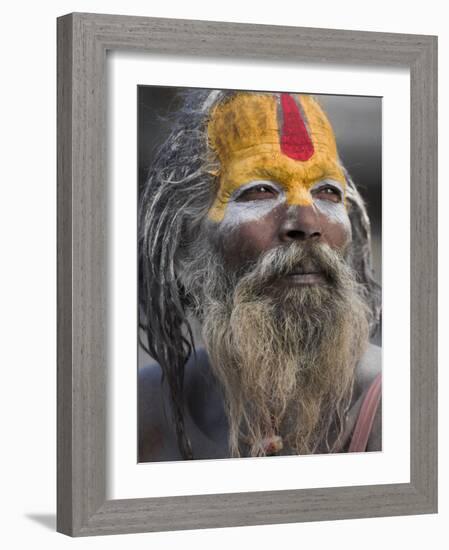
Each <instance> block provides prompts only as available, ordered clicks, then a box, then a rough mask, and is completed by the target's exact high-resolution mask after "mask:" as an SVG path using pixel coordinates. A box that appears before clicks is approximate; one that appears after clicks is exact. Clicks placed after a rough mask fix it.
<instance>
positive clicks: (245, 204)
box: [220, 180, 286, 230]
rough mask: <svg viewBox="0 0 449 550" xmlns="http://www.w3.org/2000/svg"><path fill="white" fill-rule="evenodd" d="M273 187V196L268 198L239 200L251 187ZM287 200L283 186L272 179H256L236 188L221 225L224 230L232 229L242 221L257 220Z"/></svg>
mask: <svg viewBox="0 0 449 550" xmlns="http://www.w3.org/2000/svg"><path fill="white" fill-rule="evenodd" d="M262 185H263V186H264V187H268V188H271V189H273V190H274V191H275V195H274V196H273V197H269V198H266V199H260V200H253V201H243V200H239V198H241V197H242V195H243V194H244V193H245V192H246V191H248V190H249V189H253V188H256V187H260V186H262ZM285 200H286V196H285V192H284V190H283V189H282V187H281V186H280V185H279V184H278V183H277V182H274V181H271V180H254V181H250V182H249V183H246V184H245V185H242V186H241V187H239V188H238V189H236V190H235V191H234V192H233V193H232V195H231V196H230V197H229V201H228V203H227V205H226V209H225V215H224V218H223V220H222V221H221V223H220V225H221V228H222V229H223V230H231V229H234V228H235V227H238V226H239V225H241V224H242V223H247V222H252V221H257V220H259V219H260V218H262V217H263V216H265V215H266V214H268V213H269V212H271V210H273V208H276V207H277V206H279V205H280V204H282V203H284V202H285Z"/></svg>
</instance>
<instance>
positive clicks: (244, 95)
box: [208, 92, 345, 221]
mask: <svg viewBox="0 0 449 550" xmlns="http://www.w3.org/2000/svg"><path fill="white" fill-rule="evenodd" d="M208 140H209V146H210V147H211V149H212V150H213V151H214V152H215V153H216V155H217V156H218V159H219V161H220V173H219V181H220V185H219V191H218V195H217V200H216V201H215V204H214V205H213V207H212V209H211V212H210V216H209V217H210V218H212V219H215V220H216V221H219V220H220V219H222V217H223V215H224V210H225V208H226V204H227V201H228V200H229V197H230V196H231V195H232V193H233V192H234V191H236V190H237V189H238V188H239V187H241V186H242V185H245V184H247V183H249V182H251V181H254V180H261V179H264V180H275V181H276V182H277V183H279V184H280V185H281V186H283V187H284V189H285V191H286V193H287V200H288V201H289V202H290V203H291V204H301V203H303V202H304V201H307V196H306V195H307V193H306V191H307V189H309V188H310V187H311V186H312V185H314V183H316V182H317V181H319V180H322V179H331V180H334V181H337V182H339V183H340V184H341V185H342V186H343V187H344V186H345V177H344V174H343V170H342V168H341V165H340V162H339V159H338V153H337V146H336V142H335V136H334V132H333V129H332V126H331V124H330V122H329V120H328V118H327V116H326V115H325V113H324V112H323V110H322V109H321V107H320V106H319V104H318V102H317V101H316V100H315V99H314V98H312V97H311V96H307V95H298V94H286V93H280V94H264V93H250V92H241V93H237V94H235V95H234V96H232V97H231V98H230V99H228V100H226V101H224V102H222V103H220V104H218V105H217V106H215V108H213V109H212V111H211V114H210V117H209V123H208Z"/></svg>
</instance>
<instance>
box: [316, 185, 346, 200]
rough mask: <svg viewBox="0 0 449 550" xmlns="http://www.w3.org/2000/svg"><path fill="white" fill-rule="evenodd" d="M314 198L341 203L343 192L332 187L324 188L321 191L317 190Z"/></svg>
mask: <svg viewBox="0 0 449 550" xmlns="http://www.w3.org/2000/svg"><path fill="white" fill-rule="evenodd" d="M313 196H314V197H316V198H318V199H324V200H329V201H333V202H340V201H341V192H340V191H339V190H338V189H337V188H335V187H331V186H330V185H328V186H326V187H322V188H321V189H317V190H316V191H315V192H314V193H313Z"/></svg>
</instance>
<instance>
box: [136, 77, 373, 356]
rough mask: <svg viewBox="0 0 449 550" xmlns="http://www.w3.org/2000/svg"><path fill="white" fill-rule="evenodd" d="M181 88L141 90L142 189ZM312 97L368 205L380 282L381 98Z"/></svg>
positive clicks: (166, 132)
mask: <svg viewBox="0 0 449 550" xmlns="http://www.w3.org/2000/svg"><path fill="white" fill-rule="evenodd" d="M180 90H181V89H180V88H174V87H164V86H138V170H139V188H141V186H142V185H143V184H144V183H145V180H146V176H147V173H148V169H149V167H150V166H151V163H152V160H153V157H154V154H155V152H156V149H157V147H158V146H159V145H160V144H161V143H162V142H163V141H164V140H165V139H166V137H167V136H168V134H169V133H170V124H169V122H168V121H167V120H166V117H167V115H169V114H170V113H171V112H173V111H175V110H176V109H177V108H178V107H179V104H180V98H179V95H178V92H179V91H180ZM273 91H274V90H273ZM298 93H300V91H298ZM314 97H316V98H317V99H318V100H319V102H320V103H321V105H322V106H323V108H324V110H325V111H326V113H327V115H328V117H329V120H330V121H331V124H332V126H333V128H334V132H335V136H336V140H337V146H338V151H339V154H340V158H341V160H342V162H343V164H344V166H345V167H346V169H347V170H348V172H349V174H350V175H351V177H352V179H353V180H354V182H355V184H356V185H357V187H358V189H359V191H360V193H361V195H362V197H363V198H364V200H365V202H366V205H367V208H368V214H369V217H370V220H371V229H372V248H373V268H374V275H375V278H376V280H377V281H378V282H379V283H381V282H382V281H381V276H382V263H381V262H382V232H381V230H382V99H381V98H380V97H366V96H363V97H362V96H346V95H345V96H343V95H341V96H335V95H322V94H316V95H315V96H314ZM380 334H381V333H380V331H379V332H378V334H377V335H376V337H375V338H374V339H373V341H374V342H375V343H377V344H378V345H380V343H381V341H380ZM139 348H140V346H139ZM149 361H151V360H150V358H149V357H148V355H146V354H145V353H144V352H143V350H142V349H140V350H139V365H143V364H148V362H149Z"/></svg>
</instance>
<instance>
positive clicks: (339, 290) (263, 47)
mask: <svg viewBox="0 0 449 550" xmlns="http://www.w3.org/2000/svg"><path fill="white" fill-rule="evenodd" d="M436 51H437V40H436V37H431V36H421V35H401V34H386V33H368V32H355V31H342V30H338V31H337V30H328V29H306V28H295V27H275V26H267V25H246V24H230V23H212V22H205V21H187V20H170V19H152V18H141V17H128V16H116V15H98V14H70V15H67V16H64V17H61V18H59V19H58V531H60V532H62V533H65V534H68V535H71V536H84V535H99V534H114V533H131V532H142V531H163V530H179V529H195V528H211V527H225V526H238V525H259V524H267V523H288V522H300V521H316V520H329V519H342V518H361V517H375V516H387V515H405V514H421V513H434V512H436V510H437V400H436V398H437V385H436V384H437V357H436V350H437V345H436V339H437V306H436V304H437V280H436V277H437V275H436V273H437V268H436V262H437V229H436V219H437V216H436V211H437V180H436V177H437V176H436V174H437V172H436V166H437V137H436V136H437V122H436V120H437V118H436V117H437V99H436V97H437V95H436V94H437V86H436V81H437V54H436Z"/></svg>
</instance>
